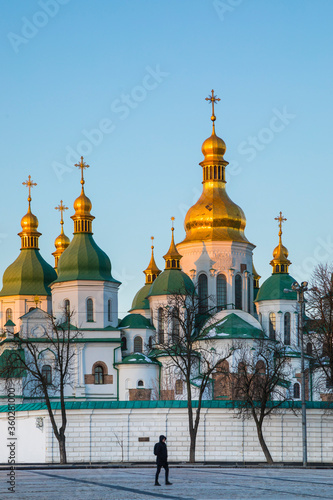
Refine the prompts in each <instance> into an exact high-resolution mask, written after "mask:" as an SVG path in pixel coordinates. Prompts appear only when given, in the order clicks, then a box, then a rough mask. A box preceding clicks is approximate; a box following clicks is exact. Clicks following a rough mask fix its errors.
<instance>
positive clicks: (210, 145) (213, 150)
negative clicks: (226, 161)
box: [201, 128, 227, 162]
mask: <svg viewBox="0 0 333 500" xmlns="http://www.w3.org/2000/svg"><path fill="white" fill-rule="evenodd" d="M226 150H227V146H226V145H225V142H224V140H223V139H221V138H220V137H218V136H217V135H216V134H215V128H213V133H212V135H211V136H210V137H208V139H206V140H205V141H204V143H203V144H202V148H201V151H202V154H203V155H204V157H205V160H214V162H215V161H216V159H218V160H220V161H222V160H223V155H224V153H225V152H226ZM216 157H219V158H216Z"/></svg>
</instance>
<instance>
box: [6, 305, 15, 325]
mask: <svg viewBox="0 0 333 500" xmlns="http://www.w3.org/2000/svg"><path fill="white" fill-rule="evenodd" d="M9 320H11V321H12V320H13V311H12V310H11V308H10V307H8V309H6V323H7V321H9Z"/></svg>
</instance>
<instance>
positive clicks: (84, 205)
mask: <svg viewBox="0 0 333 500" xmlns="http://www.w3.org/2000/svg"><path fill="white" fill-rule="evenodd" d="M75 166H76V167H79V168H80V169H81V185H82V188H81V194H80V196H79V197H78V198H76V200H75V201H74V210H75V214H74V215H72V216H71V219H73V221H74V234H76V233H89V234H92V221H93V220H94V218H95V217H94V216H93V215H91V213H90V211H91V209H92V203H91V201H90V200H89V198H88V196H86V195H85V192H84V178H83V170H84V169H85V168H89V165H87V164H86V163H85V162H84V161H83V156H81V161H80V163H76V164H75Z"/></svg>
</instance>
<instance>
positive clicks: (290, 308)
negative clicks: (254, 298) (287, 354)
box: [256, 300, 298, 346]
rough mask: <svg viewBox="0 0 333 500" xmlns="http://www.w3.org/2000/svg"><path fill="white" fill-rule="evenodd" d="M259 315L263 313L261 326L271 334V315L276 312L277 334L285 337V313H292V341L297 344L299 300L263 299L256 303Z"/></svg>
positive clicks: (292, 343)
mask: <svg viewBox="0 0 333 500" xmlns="http://www.w3.org/2000/svg"><path fill="white" fill-rule="evenodd" d="M256 308H257V312H258V315H259V314H261V326H262V328H263V330H264V332H265V333H266V334H267V336H269V315H270V313H274V314H275V318H276V335H277V337H278V338H280V337H281V340H282V341H283V338H284V315H285V313H286V312H289V313H290V343H291V345H294V346H296V345H297V344H298V338H297V317H298V314H297V302H296V301H294V300H263V301H260V302H257V303H256Z"/></svg>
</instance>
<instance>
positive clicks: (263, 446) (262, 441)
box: [256, 422, 273, 464]
mask: <svg viewBox="0 0 333 500" xmlns="http://www.w3.org/2000/svg"><path fill="white" fill-rule="evenodd" d="M256 426H257V434H258V439H259V443H260V446H261V449H262V451H263V452H264V455H265V458H266V460H267V463H268V464H272V463H273V459H272V456H271V454H270V452H269V449H268V448H267V445H266V442H265V439H264V436H263V433H262V423H260V422H256Z"/></svg>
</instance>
